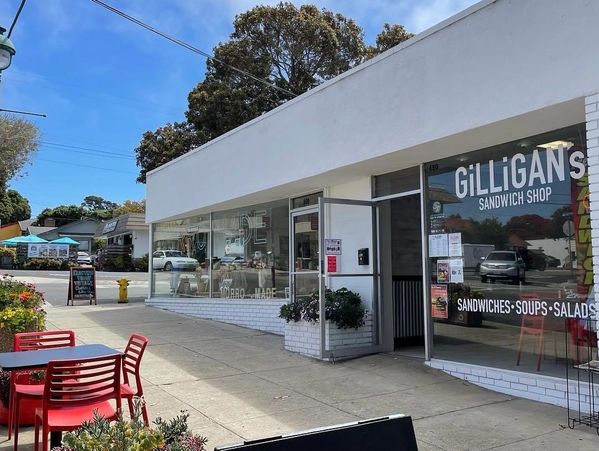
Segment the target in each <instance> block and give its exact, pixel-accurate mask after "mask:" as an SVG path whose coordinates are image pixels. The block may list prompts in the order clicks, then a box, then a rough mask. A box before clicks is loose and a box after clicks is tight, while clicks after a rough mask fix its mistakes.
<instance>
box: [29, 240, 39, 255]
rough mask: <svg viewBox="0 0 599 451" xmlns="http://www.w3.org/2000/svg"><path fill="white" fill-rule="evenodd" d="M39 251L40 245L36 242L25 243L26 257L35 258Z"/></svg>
mask: <svg viewBox="0 0 599 451" xmlns="http://www.w3.org/2000/svg"><path fill="white" fill-rule="evenodd" d="M39 252H40V245H39V244H37V243H29V244H28V245H27V258H37V257H38V256H39Z"/></svg>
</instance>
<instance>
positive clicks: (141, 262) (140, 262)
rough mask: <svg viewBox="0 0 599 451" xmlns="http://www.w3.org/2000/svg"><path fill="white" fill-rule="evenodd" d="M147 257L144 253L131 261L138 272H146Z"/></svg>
mask: <svg viewBox="0 0 599 451" xmlns="http://www.w3.org/2000/svg"><path fill="white" fill-rule="evenodd" d="M148 258H149V257H148V254H146V255H144V256H143V257H141V258H136V259H135V261H134V262H133V266H135V270H136V271H139V272H148Z"/></svg>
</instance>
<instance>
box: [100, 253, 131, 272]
mask: <svg viewBox="0 0 599 451" xmlns="http://www.w3.org/2000/svg"><path fill="white" fill-rule="evenodd" d="M104 267H105V268H110V269H112V270H113V271H129V270H130V269H131V268H132V265H131V258H130V257H129V256H122V255H117V256H109V257H106V260H105V261H104Z"/></svg>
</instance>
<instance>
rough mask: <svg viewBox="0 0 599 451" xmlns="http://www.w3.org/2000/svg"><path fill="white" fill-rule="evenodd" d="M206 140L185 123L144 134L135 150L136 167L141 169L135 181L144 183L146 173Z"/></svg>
mask: <svg viewBox="0 0 599 451" xmlns="http://www.w3.org/2000/svg"><path fill="white" fill-rule="evenodd" d="M207 141H208V140H207V139H205V138H202V135H201V133H198V132H197V131H196V130H195V129H194V127H193V126H192V125H190V124H188V123H186V122H175V123H174V124H166V125H165V126H164V127H160V128H159V129H158V130H156V131H155V132H150V131H148V132H145V133H144V135H143V138H142V140H141V142H140V143H139V145H138V146H137V147H136V148H135V154H136V158H137V166H139V167H140V168H141V169H140V171H139V176H138V177H137V181H138V182H140V183H145V182H146V173H147V172H149V171H151V170H152V169H155V168H157V167H158V166H161V165H163V164H164V163H168V162H169V161H171V160H174V159H175V158H177V157H178V156H180V155H183V154H184V153H187V152H189V151H190V150H191V149H193V148H194V147H197V146H199V145H201V144H203V143H205V142H207Z"/></svg>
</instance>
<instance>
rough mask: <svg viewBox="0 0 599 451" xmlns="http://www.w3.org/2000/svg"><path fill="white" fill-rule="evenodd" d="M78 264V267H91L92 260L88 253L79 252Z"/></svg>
mask: <svg viewBox="0 0 599 451" xmlns="http://www.w3.org/2000/svg"><path fill="white" fill-rule="evenodd" d="M77 264H78V265H91V264H92V259H91V257H90V256H89V254H88V253H87V252H83V251H78V252H77Z"/></svg>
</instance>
